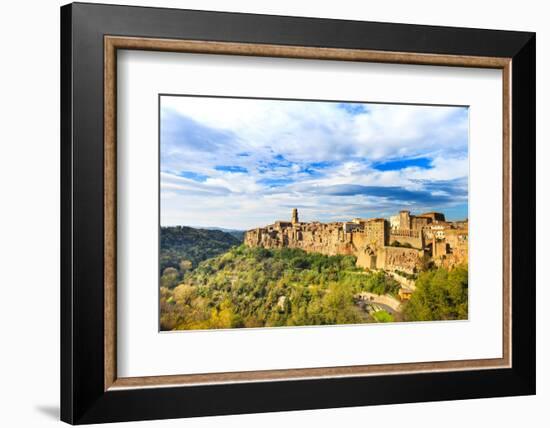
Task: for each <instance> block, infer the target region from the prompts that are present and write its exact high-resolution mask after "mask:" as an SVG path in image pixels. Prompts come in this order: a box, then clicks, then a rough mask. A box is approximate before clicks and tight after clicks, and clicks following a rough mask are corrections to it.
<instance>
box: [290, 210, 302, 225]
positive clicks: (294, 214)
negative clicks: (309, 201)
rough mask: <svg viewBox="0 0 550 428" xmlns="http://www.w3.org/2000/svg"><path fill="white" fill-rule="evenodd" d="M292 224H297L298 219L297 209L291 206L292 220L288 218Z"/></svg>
mask: <svg viewBox="0 0 550 428" xmlns="http://www.w3.org/2000/svg"><path fill="white" fill-rule="evenodd" d="M290 221H291V222H292V224H297V223H299V222H300V221H299V220H298V209H297V208H292V220H290Z"/></svg>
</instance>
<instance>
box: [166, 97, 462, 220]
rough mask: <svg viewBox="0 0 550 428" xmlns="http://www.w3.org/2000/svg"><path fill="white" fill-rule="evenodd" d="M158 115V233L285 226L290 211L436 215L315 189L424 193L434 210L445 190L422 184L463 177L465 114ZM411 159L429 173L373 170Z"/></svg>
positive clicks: (428, 110) (224, 111)
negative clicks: (278, 222)
mask: <svg viewBox="0 0 550 428" xmlns="http://www.w3.org/2000/svg"><path fill="white" fill-rule="evenodd" d="M161 107H162V109H161V112H162V113H161V114H162V117H163V125H162V126H163V127H166V128H168V127H170V133H168V134H166V135H165V134H162V135H163V137H162V141H161V169H162V170H163V171H164V172H163V173H162V175H161V188H162V205H161V214H162V223H163V224H188V225H202V226H218V227H234V228H251V227H256V226H260V225H263V224H266V223H270V222H272V221H273V220H275V219H277V218H288V217H289V212H290V208H291V207H292V206H297V207H299V208H300V212H301V215H302V217H304V216H305V217H304V218H307V217H310V220H313V219H324V220H325V221H327V220H329V219H332V220H336V219H340V220H341V219H343V218H349V217H350V216H355V215H361V216H367V215H369V214H368V213H369V212H370V213H371V214H374V215H385V213H389V212H392V210H395V209H397V208H398V207H402V205H403V204H412V207H413V208H414V209H421V208H424V207H425V208H426V209H434V208H436V207H433V206H424V205H422V204H423V203H424V202H423V200H421V199H419V200H418V201H416V202H415V201H407V200H400V199H399V198H393V200H392V198H388V197H377V196H369V195H363V194H355V195H349V196H346V195H331V196H328V195H323V194H322V192H321V189H324V188H327V187H329V186H335V185H341V186H344V185H348V186H349V185H355V186H367V187H369V186H382V187H386V188H387V187H392V186H394V187H396V188H400V189H406V190H408V191H415V192H424V193H423V195H424V196H425V197H424V201H428V202H429V201H431V203H435V202H434V201H443V198H445V197H447V199H448V201H447V202H446V203H447V205H448V206H452V205H453V202H452V201H451V199H452V196H453V195H452V194H449V191H448V189H447V190H442V189H437V188H435V189H433V188H431V187H429V186H427V183H428V182H433V183H437V182H440V181H441V182H443V181H450V180H458V179H464V178H466V177H467V175H468V158H467V144H468V117H467V110H466V109H464V108H453V107H430V106H404V105H382V104H369V105H366V111H364V112H359V113H357V112H351V111H349V110H347V109H345V108H342V106H341V105H339V104H337V103H326V102H296V101H275V100H250V99H231V98H201V97H164V96H163V97H162V104H161ZM161 131H162V130H161ZM415 157H423V158H429V159H430V161H431V167H430V168H425V167H417V166H415V165H414V164H412V165H411V166H408V167H404V168H401V169H396V170H380V169H377V168H376V167H375V166H374V163H376V162H384V161H387V160H399V159H408V158H415ZM232 171H233V172H232ZM235 171H237V172H235ZM184 173H186V174H187V176H188V178H185V177H182V176H180V175H185V174H184ZM190 174H195V176H194V178H193V177H192V176H191V175H190ZM189 177H191V178H189ZM432 187H433V186H432ZM447 187H448V186H447ZM369 188H370V187H369ZM315 189H319V192H318V194H316V193H315ZM457 189H462V188H461V187H460V186H459V187H457ZM462 190H463V189H462ZM430 192H431V193H430ZM374 193H376V192H374ZM462 193H463V192H462ZM396 194H397V193H396ZM401 194H405V195H406V194H407V193H401ZM430 194H431V195H432V196H433V198H431V199H430V196H429V195H430ZM436 197H439V199H436ZM456 201H460V202H461V203H464V201H465V199H464V195H463V194H460V195H458V194H457V195H456ZM441 203H443V202H441ZM361 213H363V214H361Z"/></svg>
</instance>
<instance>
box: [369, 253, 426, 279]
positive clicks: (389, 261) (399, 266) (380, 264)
mask: <svg viewBox="0 0 550 428" xmlns="http://www.w3.org/2000/svg"><path fill="white" fill-rule="evenodd" d="M423 255H424V252H423V251H422V250H417V249H414V248H400V247H382V248H380V249H379V250H378V252H377V257H376V268H377V269H385V270H400V271H403V272H406V273H414V272H416V271H417V270H418V268H419V267H420V265H421V261H422V256H423Z"/></svg>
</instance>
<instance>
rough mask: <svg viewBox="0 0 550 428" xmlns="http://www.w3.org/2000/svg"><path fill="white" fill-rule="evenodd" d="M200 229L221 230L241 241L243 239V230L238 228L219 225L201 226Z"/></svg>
mask: <svg viewBox="0 0 550 428" xmlns="http://www.w3.org/2000/svg"><path fill="white" fill-rule="evenodd" d="M201 229H206V230H221V231H222V232H225V233H229V234H230V235H233V236H234V237H235V238H237V239H238V240H239V241H240V242H241V243H242V242H243V240H244V232H245V231H244V230H238V229H223V228H221V227H203V228H201Z"/></svg>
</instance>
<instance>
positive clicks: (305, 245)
mask: <svg viewBox="0 0 550 428" xmlns="http://www.w3.org/2000/svg"><path fill="white" fill-rule="evenodd" d="M397 220H398V221H397ZM436 224H437V226H438V227H441V228H444V230H445V236H444V237H443V238H442V239H441V238H440V237H439V236H438V235H437V231H438V230H439V229H433V227H434V226H436ZM442 230H443V229H442ZM450 231H452V232H450ZM447 234H449V238H447ZM244 243H245V245H247V246H249V247H264V248H285V247H286V248H300V249H302V250H304V251H307V252H318V253H321V254H326V255H337V254H346V255H354V256H356V257H357V266H360V267H363V268H367V269H385V270H390V271H394V270H397V271H402V272H407V273H414V272H416V271H417V270H418V269H419V267H420V266H421V265H422V261H423V260H422V259H423V257H424V255H428V256H431V257H432V258H433V259H434V260H435V261H436V262H437V263H438V264H439V265H446V266H451V265H455V264H458V263H463V262H465V261H467V260H468V229H467V228H460V229H458V228H456V227H455V228H453V227H452V224H448V223H446V222H445V217H444V215H443V214H441V213H427V214H423V215H420V216H414V215H411V213H410V212H409V211H405V210H404V211H400V212H399V214H398V216H393V217H392V220H391V222H390V221H388V220H386V219H384V218H369V219H364V218H354V219H353V220H352V221H348V222H333V223H320V222H310V223H304V222H300V221H299V217H298V210H297V209H296V208H294V209H293V210H292V214H291V221H276V222H275V223H274V224H272V225H268V226H265V227H260V228H256V229H252V230H249V231H247V232H246V233H245V236H244Z"/></svg>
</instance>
